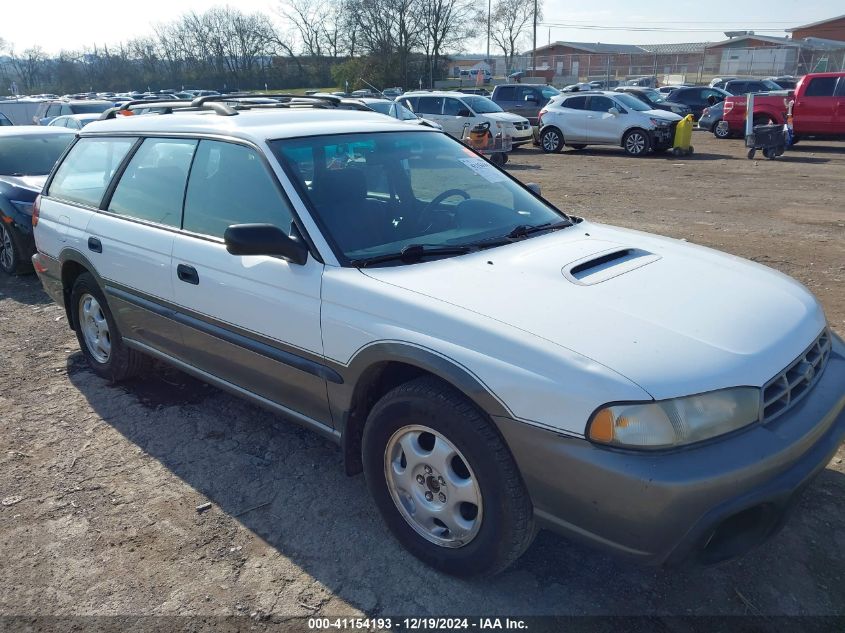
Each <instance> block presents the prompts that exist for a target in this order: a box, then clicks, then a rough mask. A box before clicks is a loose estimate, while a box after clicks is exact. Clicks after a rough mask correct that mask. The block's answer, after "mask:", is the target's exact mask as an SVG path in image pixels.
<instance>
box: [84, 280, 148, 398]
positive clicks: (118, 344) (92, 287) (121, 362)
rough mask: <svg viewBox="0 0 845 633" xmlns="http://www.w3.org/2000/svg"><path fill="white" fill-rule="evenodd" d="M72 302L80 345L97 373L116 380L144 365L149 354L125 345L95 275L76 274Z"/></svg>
mask: <svg viewBox="0 0 845 633" xmlns="http://www.w3.org/2000/svg"><path fill="white" fill-rule="evenodd" d="M70 305H71V307H72V311H71V313H72V315H73V327H74V330H76V338H77V340H78V341H79V347H80V349H81V350H82V355H83V356H85V360H86V361H87V362H88V366H89V367H90V368H91V369H92V370H93V372H94V373H95V374H97V375H98V376H100V377H101V378H105V379H106V380H108V381H109V382H111V383H116V382H120V381H121V380H126V379H127V378H131V377H132V376H135V375H137V374H138V373H140V372H141V371H142V370H143V369H144V367H145V365H146V364H147V360H148V359H147V357H146V356H144V355H143V354H141V353H140V352H137V351H135V350H133V349H129V348H128V347H126V345H124V343H123V339H122V338H121V336H120V332H119V331H118V329H117V324H116V323H115V321H114V317H113V316H112V313H111V310H110V309H109V305H108V302H107V301H106V297H105V295H104V294H103V291H102V290H100V287H99V286H98V285H97V281H96V280H95V279H94V277H93V275H91V274H90V273H83V274H81V275H80V276H79V277H77V278H76V282H75V283H74V284H73V290H72V291H71V304H70Z"/></svg>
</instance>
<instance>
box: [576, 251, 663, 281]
mask: <svg viewBox="0 0 845 633" xmlns="http://www.w3.org/2000/svg"><path fill="white" fill-rule="evenodd" d="M658 259H660V255H655V254H654V253H650V252H649V251H645V250H643V249H641V248H624V247H623V248H612V249H610V250H606V251H601V252H598V253H593V254H592V255H589V256H587V257H583V258H581V259H578V260H575V261H574V262H571V263H570V264H567V265H566V266H564V267H563V269H562V271H561V272H562V273H563V276H564V277H566V278H567V279H568V280H569V281H571V282H572V283H574V284H578V285H579V286H592V285H594V284H598V283H601V282H603V281H607V280H608V279H613V278H614V277H618V276H619V275H623V274H625V273H627V272H630V271H632V270H635V269H636V268H640V267H642V266H645V265H647V264H651V263H652V262H656V261H657V260H658Z"/></svg>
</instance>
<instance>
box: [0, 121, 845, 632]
mask: <svg viewBox="0 0 845 633" xmlns="http://www.w3.org/2000/svg"><path fill="white" fill-rule="evenodd" d="M694 143H695V145H696V154H695V155H694V156H693V157H692V158H689V159H683V160H679V159H675V158H672V157H650V158H645V159H630V158H627V157H625V156H623V155H622V154H621V153H620V151H618V150H614V149H597V150H591V149H588V150H585V151H582V152H575V151H572V150H566V151H564V153H563V154H560V155H544V154H542V153H540V152H539V151H537V150H535V149H526V150H522V151H518V152H516V153H514V154H513V155H512V158H511V162H510V163H509V164H508V166H507V167H508V169H509V170H510V171H511V173H513V174H514V175H516V176H517V177H519V178H520V179H522V180H524V181H526V182H530V181H533V182H538V183H540V184H541V185H542V186H543V193H544V195H545V196H546V197H548V198H549V199H550V200H551V201H553V202H554V203H555V204H557V205H558V206H560V207H561V208H563V209H565V210H570V211H572V212H574V213H576V214H580V215H584V216H587V217H590V218H591V219H594V220H598V221H603V222H608V223H612V224H618V225H623V226H628V227H635V228H640V229H643V230H646V231H650V232H656V233H661V234H665V235H671V236H674V237H679V238H686V239H688V240H689V241H691V242H697V243H701V244H705V245H709V246H713V247H716V248H720V249H723V250H725V251H728V252H731V253H734V254H737V255H742V256H744V257H749V258H751V259H754V260H755V261H759V262H762V263H764V264H767V265H769V266H772V267H774V268H777V269H779V270H782V271H783V272H785V273H787V274H790V275H793V276H795V277H796V278H798V279H799V280H801V281H802V282H803V283H805V284H806V285H807V286H808V287H809V288H810V289H811V290H812V291H813V292H814V293H816V295H817V296H818V297H819V298H820V300H821V301H822V303H823V304H824V306H825V309H826V312H827V316H828V319H829V321H830V323H831V326H832V327H833V329H834V330H836V331H837V332H838V333H839V334H840V335H843V334H845V284H843V279H845V202H843V200H845V197H843V188H842V183H843V182H845V179H843V175H845V147H843V145H841V144H835V143H809V142H805V143H802V144H801V145H800V146H799V147H798V148H796V150H795V151H794V152H791V153H789V154H787V155H786V156H784V157H783V158H782V159H779V160H777V161H774V162H769V161H765V160H760V161H749V160H746V159H745V157H744V150H743V148H742V143H741V142H740V141H716V140H715V139H714V138H713V137H712V136H711V135H710V134H706V133H704V132H697V133H696V134H695V135H694ZM749 309H753V307H752V306H749ZM0 332H2V334H0V343H2V356H0V358H2V362H0V499H2V500H3V502H2V506H0V557H2V558H0V615H15V614H18V615H36V614H39V615H45V614H59V615H72V614H76V615H115V614H120V615H138V616H140V615H166V614H182V615H206V616H216V615H254V617H256V618H260V617H262V616H270V617H271V618H283V617H287V616H310V615H342V614H350V615H351V614H368V615H378V614H400V613H401V614H408V615H426V614H431V615H444V614H508V615H517V614H521V615H541V614H556V615H585V614H610V615H631V614H638V615H643V614H646V615H657V616H667V615H696V614H697V615H705V614H706V615H731V614H736V615H739V614H753V615H763V616H775V615H845V582H843V580H845V512H843V511H842V505H843V500H845V464H843V456H845V451H843V450H840V452H839V453H838V454H837V455H836V456H835V457H834V459H833V461H832V462H831V464H830V465H829V466H828V468H827V469H826V470H824V471H823V472H822V474H821V475H820V476H819V477H818V478H817V479H816V480H815V482H814V483H813V485H812V486H811V487H810V488H809V489H808V490H807V492H806V493H805V495H804V496H803V498H802V500H801V502H800V504H799V506H798V508H797V511H796V513H795V515H794V516H793V518H792V520H791V522H790V523H789V524H788V525H787V527H786V528H785V529H784V530H783V532H781V533H780V534H779V535H778V536H777V537H776V538H774V539H773V540H772V541H770V542H769V543H767V544H766V545H765V546H764V547H762V548H759V549H758V550H756V551H754V552H752V553H751V554H749V555H748V556H747V557H745V558H743V559H741V560H738V561H735V562H731V563H728V564H724V565H721V566H716V567H708V568H702V567H682V568H678V569H669V570H664V569H654V568H644V567H640V566H637V565H633V564H630V563H627V562H624V561H620V560H617V559H615V558H613V557H611V556H608V555H606V554H603V553H600V552H596V551H593V550H591V549H587V548H585V547H583V546H581V545H579V544H576V543H572V542H569V541H567V540H564V539H562V538H560V537H557V536H555V535H552V534H548V533H541V534H540V535H539V536H538V538H537V540H536V541H535V543H534V545H533V546H532V547H531V548H530V550H529V551H528V552H527V554H526V555H525V556H524V557H523V558H522V559H521V560H520V561H519V562H518V563H517V564H516V565H515V566H514V567H513V568H511V569H510V570H508V571H507V572H505V573H504V574H502V575H500V576H497V577H494V578H482V579H474V580H469V581H468V580H456V579H453V578H449V577H446V576H442V575H440V574H438V573H436V572H434V571H432V570H430V569H428V568H426V567H425V566H423V565H422V564H420V563H418V562H417V561H416V560H415V559H414V558H413V557H412V556H410V555H409V554H407V553H405V552H404V551H403V550H402V549H401V548H400V547H399V546H398V544H397V543H396V542H395V541H394V540H393V539H392V537H391V536H390V535H389V534H388V532H387V531H386V529H385V528H384V526H383V525H382V523H381V522H380V520H379V517H378V516H377V514H376V511H375V508H374V506H373V503H372V502H371V500H370V498H369V496H368V494H367V491H366V487H365V484H364V480H363V477H361V476H358V477H354V478H347V477H346V476H345V475H344V474H343V469H342V460H341V454H340V452H339V450H338V449H337V448H335V447H334V446H333V445H332V444H330V443H328V442H326V441H325V440H323V439H321V438H320V437H318V436H317V435H314V434H312V433H310V432H308V431H305V430H303V429H300V428H299V427H297V426H294V425H292V424H288V423H286V422H285V421H284V420H281V419H279V418H277V417H274V416H273V415H270V414H268V413H266V412H264V411H262V410H260V409H258V408H256V407H253V406H252V405H250V404H247V403H245V402H243V401H240V400H237V399H235V398H233V397H231V396H229V395H226V394H224V393H222V392H220V391H218V390H216V389H214V388H212V387H208V386H206V385H204V384H202V383H199V382H197V381H195V380H193V379H191V378H189V377H187V376H185V375H184V374H181V373H179V372H177V371H174V370H171V369H168V368H165V367H162V366H156V367H155V369H154V370H152V371H151V372H150V373H149V374H148V375H145V376H144V377H142V378H140V379H136V380H134V381H132V382H129V383H126V384H123V385H121V386H119V387H110V386H108V385H106V384H105V383H104V382H103V381H102V380H101V379H99V378H97V377H96V376H95V375H94V374H92V373H91V372H90V371H88V370H87V368H86V366H85V364H84V362H83V359H82V356H81V354H80V353H79V352H78V351H77V343H76V340H75V338H74V336H73V334H72V332H71V331H70V330H69V329H68V327H67V323H66V320H65V317H64V312H63V311H62V310H61V309H60V308H58V307H57V306H55V305H53V304H52V303H50V301H49V300H48V298H47V296H46V295H45V294H44V293H43V292H42V290H41V288H40V286H39V284H38V282H37V280H36V279H35V278H34V277H31V276H30V277H22V278H15V279H10V278H6V277H0ZM205 503H210V504H211V507H210V509H208V510H206V511H204V512H198V511H197V509H196V508H197V506H200V505H201V504H205Z"/></svg>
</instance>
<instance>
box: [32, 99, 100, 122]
mask: <svg viewBox="0 0 845 633" xmlns="http://www.w3.org/2000/svg"><path fill="white" fill-rule="evenodd" d="M113 107H114V102H113V101H95V100H93V99H81V100H79V101H67V100H59V101H44V102H43V103H41V104H39V106H38V111H37V112H36V113H35V116H34V117H32V122H33V123H35V125H47V124H48V123H49V122H50V121H52V120H53V119H55V118H56V117H57V116H62V115H65V114H96V113H97V112H105V111H106V110H108V109H109V108H113Z"/></svg>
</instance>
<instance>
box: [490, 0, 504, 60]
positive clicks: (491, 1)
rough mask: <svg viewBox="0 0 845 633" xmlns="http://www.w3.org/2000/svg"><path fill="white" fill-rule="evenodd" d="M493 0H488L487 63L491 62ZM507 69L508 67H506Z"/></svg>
mask: <svg viewBox="0 0 845 633" xmlns="http://www.w3.org/2000/svg"><path fill="white" fill-rule="evenodd" d="M491 3H492V0H487V63H488V64H489V63H490V9H491ZM505 70H507V69H505Z"/></svg>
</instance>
